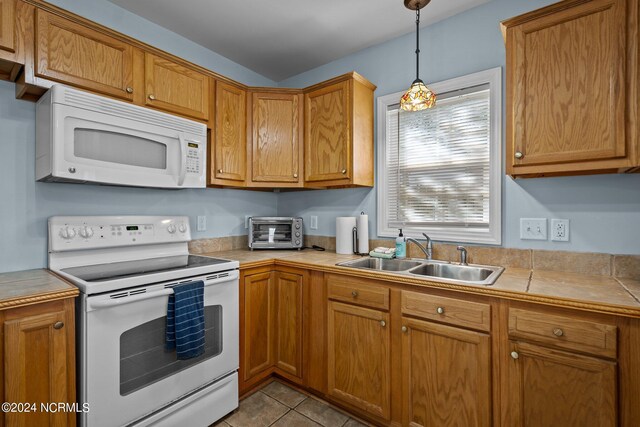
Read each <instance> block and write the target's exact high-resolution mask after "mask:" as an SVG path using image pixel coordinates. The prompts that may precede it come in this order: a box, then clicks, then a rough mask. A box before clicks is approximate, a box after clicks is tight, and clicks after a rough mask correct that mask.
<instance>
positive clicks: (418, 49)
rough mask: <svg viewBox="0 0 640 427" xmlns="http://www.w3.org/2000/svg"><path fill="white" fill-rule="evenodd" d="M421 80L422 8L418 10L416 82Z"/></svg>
mask: <svg viewBox="0 0 640 427" xmlns="http://www.w3.org/2000/svg"><path fill="white" fill-rule="evenodd" d="M419 78H420V8H416V80H418V79H419Z"/></svg>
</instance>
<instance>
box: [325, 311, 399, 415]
mask: <svg viewBox="0 0 640 427" xmlns="http://www.w3.org/2000/svg"><path fill="white" fill-rule="evenodd" d="M390 351H391V332H390V325H389V313H386V312H383V311H378V310H372V309H369V308H363V307H357V306H355V305H351V304H343V303H340V302H336V301H329V303H328V320H327V353H328V360H327V375H328V377H327V388H328V394H329V395H331V396H333V397H335V398H337V399H340V400H342V401H344V402H346V403H349V404H351V405H353V406H356V407H358V408H360V409H362V410H364V411H367V412H369V413H370V414H373V415H376V416H378V417H380V418H383V419H385V420H389V418H390V416H391V404H390V400H391V386H390V382H391V378H390V372H391V356H390V354H391V353H390Z"/></svg>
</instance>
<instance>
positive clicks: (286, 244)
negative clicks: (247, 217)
mask: <svg viewBox="0 0 640 427" xmlns="http://www.w3.org/2000/svg"><path fill="white" fill-rule="evenodd" d="M293 228H294V227H293V223H292V222H291V221H288V222H284V221H254V222H253V223H252V228H251V241H250V246H251V248H252V249H267V248H269V249H279V248H293V247H296V246H295V244H294V230H293Z"/></svg>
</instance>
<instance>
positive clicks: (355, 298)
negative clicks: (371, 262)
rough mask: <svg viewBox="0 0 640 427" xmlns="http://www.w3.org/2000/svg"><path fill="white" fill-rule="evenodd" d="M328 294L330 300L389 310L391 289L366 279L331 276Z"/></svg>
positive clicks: (328, 279)
mask: <svg viewBox="0 0 640 427" xmlns="http://www.w3.org/2000/svg"><path fill="white" fill-rule="evenodd" d="M327 294H328V296H329V298H330V299H333V300H337V301H344V302H349V303H352V304H360V305H364V306H367V307H372V308H379V309H382V310H388V309H389V288H386V287H384V286H380V285H376V284H374V283H371V282H369V281H367V280H365V279H355V278H352V277H341V276H329V277H328V278H327Z"/></svg>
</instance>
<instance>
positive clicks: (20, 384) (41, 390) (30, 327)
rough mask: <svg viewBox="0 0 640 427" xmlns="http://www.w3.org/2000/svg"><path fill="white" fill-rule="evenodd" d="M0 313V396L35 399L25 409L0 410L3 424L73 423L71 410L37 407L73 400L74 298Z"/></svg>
mask: <svg viewBox="0 0 640 427" xmlns="http://www.w3.org/2000/svg"><path fill="white" fill-rule="evenodd" d="M0 319H1V320H2V325H3V329H2V331H1V333H2V337H3V338H2V346H3V347H4V351H3V352H2V357H3V358H4V369H3V371H2V373H3V380H2V386H3V392H4V393H3V399H2V400H3V402H9V403H32V404H36V410H35V411H32V412H29V413H24V412H17V411H16V412H5V413H4V425H6V426H74V425H75V422H76V414H75V412H72V411H69V412H65V411H51V412H47V411H44V410H42V408H41V407H40V405H41V404H50V403H55V404H57V403H59V402H61V403H73V402H75V341H74V340H75V327H74V299H73V298H70V299H66V300H59V301H52V302H46V303H41V304H35V305H31V306H26V307H21V308H14V309H9V310H6V311H3V312H0ZM1 424H2V423H0V425H1Z"/></svg>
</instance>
